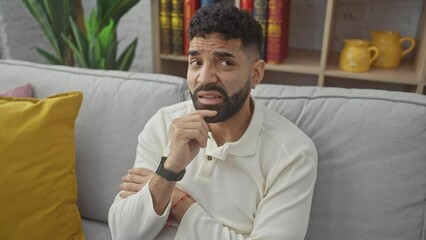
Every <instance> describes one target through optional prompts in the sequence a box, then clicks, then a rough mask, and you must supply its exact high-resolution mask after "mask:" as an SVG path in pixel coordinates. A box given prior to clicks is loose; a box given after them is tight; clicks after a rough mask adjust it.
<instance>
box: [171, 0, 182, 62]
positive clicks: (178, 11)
mask: <svg viewBox="0 0 426 240" xmlns="http://www.w3.org/2000/svg"><path fill="white" fill-rule="evenodd" d="M171 15H172V17H171V18H172V53H173V54H175V55H182V54H183V0H172V14H171Z"/></svg>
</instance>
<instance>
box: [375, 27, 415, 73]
mask: <svg viewBox="0 0 426 240" xmlns="http://www.w3.org/2000/svg"><path fill="white" fill-rule="evenodd" d="M404 42H409V43H410V45H409V47H407V48H406V49H403V48H402V44H403V43H404ZM371 45H372V46H375V47H377V48H378V49H379V51H380V54H379V57H378V58H377V59H376V60H375V61H374V62H373V66H375V67H382V68H395V67H398V66H399V64H400V63H401V59H402V58H403V57H404V56H405V55H406V54H407V53H409V52H411V51H413V49H414V46H415V45H416V40H414V38H412V37H401V34H400V33H399V32H392V31H371Z"/></svg>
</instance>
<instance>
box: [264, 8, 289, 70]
mask: <svg viewBox="0 0 426 240" xmlns="http://www.w3.org/2000/svg"><path fill="white" fill-rule="evenodd" d="M289 15H290V0H270V1H269V3H268V26H267V30H266V62H267V63H272V64H278V63H281V62H282V61H283V60H284V59H285V58H286V57H287V55H288V33H289V26H290V24H289V20H290V16H289Z"/></svg>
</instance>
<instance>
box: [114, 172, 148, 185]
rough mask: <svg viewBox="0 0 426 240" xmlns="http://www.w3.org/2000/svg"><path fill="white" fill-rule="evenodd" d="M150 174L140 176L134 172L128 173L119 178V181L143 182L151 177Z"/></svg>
mask: <svg viewBox="0 0 426 240" xmlns="http://www.w3.org/2000/svg"><path fill="white" fill-rule="evenodd" d="M151 175H152V174H151ZM151 175H147V176H140V175H136V174H128V175H126V176H123V177H122V178H121V182H128V183H137V184H145V183H146V182H148V180H149V179H150V178H151Z"/></svg>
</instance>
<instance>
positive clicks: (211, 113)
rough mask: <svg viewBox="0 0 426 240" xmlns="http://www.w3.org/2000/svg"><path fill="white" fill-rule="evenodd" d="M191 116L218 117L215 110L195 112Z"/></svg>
mask: <svg viewBox="0 0 426 240" xmlns="http://www.w3.org/2000/svg"><path fill="white" fill-rule="evenodd" d="M190 115H200V116H201V117H214V116H216V115H217V111H215V110H195V111H193V112H191V113H190Z"/></svg>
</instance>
